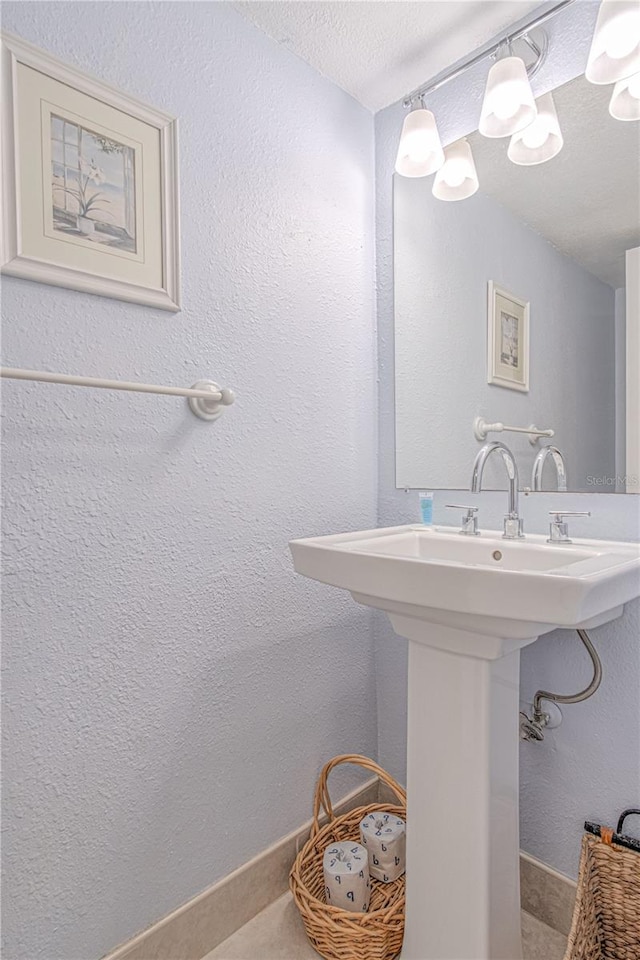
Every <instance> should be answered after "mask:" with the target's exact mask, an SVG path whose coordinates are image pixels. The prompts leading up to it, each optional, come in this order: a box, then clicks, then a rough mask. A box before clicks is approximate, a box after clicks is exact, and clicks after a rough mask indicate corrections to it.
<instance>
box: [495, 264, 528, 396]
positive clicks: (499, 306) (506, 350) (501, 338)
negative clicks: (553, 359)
mask: <svg viewBox="0 0 640 960" xmlns="http://www.w3.org/2000/svg"><path fill="white" fill-rule="evenodd" d="M488 300H489V302H488V329H487V382H488V383H492V384H494V385H495V386H499V387H507V388H508V389H510V390H520V391H521V392H523V393H526V392H528V390H529V302H528V301H526V300H521V299H520V297H516V296H514V295H513V294H511V293H508V291H506V290H503V289H502V288H501V287H499V286H497V284H495V283H494V282H493V281H492V280H491V281H489V298H488Z"/></svg>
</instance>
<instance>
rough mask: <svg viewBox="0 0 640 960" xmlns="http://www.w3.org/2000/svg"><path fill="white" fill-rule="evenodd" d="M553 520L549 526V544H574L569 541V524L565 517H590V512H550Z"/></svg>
mask: <svg viewBox="0 0 640 960" xmlns="http://www.w3.org/2000/svg"><path fill="white" fill-rule="evenodd" d="M549 516H550V517H553V520H552V521H551V523H550V524H549V536H548V537H547V543H572V541H571V540H570V539H569V524H568V523H565V517H590V516H591V511H590V510H549Z"/></svg>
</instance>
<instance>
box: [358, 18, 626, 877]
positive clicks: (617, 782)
mask: <svg viewBox="0 0 640 960" xmlns="http://www.w3.org/2000/svg"><path fill="white" fill-rule="evenodd" d="M597 9H598V3H597V2H592V0H584V2H581V3H580V4H574V5H572V6H571V7H569V8H568V9H567V11H566V12H564V13H563V14H561V15H559V16H558V17H557V18H556V19H555V20H553V21H552V22H551V24H550V25H549V33H550V34H551V47H550V56H549V59H548V60H547V63H546V64H545V67H544V68H543V69H542V70H541V71H540V73H539V74H538V76H537V77H536V78H535V81H534V84H533V86H534V92H535V94H536V95H539V94H541V93H543V92H545V91H546V90H547V89H550V88H553V87H556V86H559V85H560V84H562V83H565V82H567V81H569V80H571V79H573V78H574V77H576V76H578V75H579V74H580V73H582V72H583V71H584V65H585V62H586V56H587V51H588V45H589V41H590V38H591V36H592V33H593V26H594V23H595V17H596V14H597ZM485 76H486V67H485V68H484V70H480V71H478V70H476V71H474V72H473V74H472V75H466V76H465V77H463V78H462V81H460V80H457V81H454V82H453V83H451V84H450V85H448V86H446V87H443V88H441V90H439V91H438V92H437V93H436V94H434V95H433V97H430V98H429V106H430V107H431V109H433V110H434V112H435V114H436V116H437V118H438V126H439V128H440V131H441V134H442V137H443V140H444V141H445V143H450V142H452V141H453V140H456V139H457V138H459V137H461V136H464V135H467V134H469V133H471V132H472V131H473V130H474V129H476V128H477V122H478V116H479V110H480V101H481V98H482V90H483V83H484V79H485ZM403 116H404V109H403V107H402V104H401V103H398V104H394V105H393V106H391V107H388V108H387V109H386V110H383V111H381V112H380V113H378V114H377V115H376V260H377V282H378V286H377V305H378V358H379V376H380V381H379V406H378V410H379V417H378V429H379V482H380V486H379V514H378V522H379V525H380V526H385V525H389V524H395V523H406V522H408V521H411V522H415V520H417V519H418V510H417V506H418V505H417V494H416V493H415V492H413V493H410V494H405V493H404V492H403V491H399V490H396V489H395V473H394V345H393V260H392V257H393V243H392V240H393V236H392V229H393V219H392V173H393V165H394V161H395V155H396V151H397V144H398V135H399V131H400V127H401V125H402V119H403ZM479 175H480V180H481V182H482V171H479ZM483 362H484V361H483ZM611 429H612V430H613V423H612V424H611ZM459 496H460V494H459V493H458V494H456V497H458V498H459ZM450 501H451V492H450V491H439V492H437V493H436V495H435V503H434V519H435V522H436V523H451V522H452V517H451V513H450V511H448V510H446V509H445V504H446V503H447V502H450ZM456 502H457V501H456ZM481 502H482V508H481V509H482V512H481V517H480V522H481V525H482V526H484V527H485V528H493V529H499V527H500V524H501V519H502V516H503V515H504V512H505V502H506V495H505V494H503V493H498V492H496V493H493V492H487V493H485V494H483V495H482V501H481ZM557 502H558V495H557V494H556V495H554V494H546V493H545V494H541V495H538V496H537V497H533V496H532V497H529V498H527V499H524V500H523V503H522V505H523V513H524V516H525V523H526V529H527V530H529V531H531V532H539V533H542V532H544V531H545V530H546V529H547V527H546V524H547V522H548V516H547V511H548V510H549V509H551V508H554V507H555V506H556V505H557ZM561 505H563V506H565V507H566V509H570V510H571V509H572V510H589V509H590V510H591V511H592V513H593V516H592V518H591V519H590V520H585V521H574V526H573V529H574V530H575V532H576V534H577V535H581V534H582V535H584V536H588V535H591V536H595V537H601V538H609V539H620V540H637V539H640V518H639V509H640V498H638V497H636V496H617V495H606V496H604V495H594V494H565V495H563V497H562V501H561ZM639 611H640V602H638V601H636V602H635V603H632V604H629V605H628V607H627V609H626V612H625V615H624V617H623V618H622V619H620V620H617V621H615V622H613V623H611V624H609V625H606V626H604V627H601V628H600V629H598V630H594V631H593V639H594V641H595V643H596V645H597V647H598V649H599V651H600V653H601V654H602V658H603V663H604V680H603V685H602V688H601V690H600V691H598V694H597V695H596V696H595V697H594V698H593V699H592V700H589V701H587V702H585V703H583V704H577V705H575V706H572V707H567V708H566V709H565V710H564V717H565V720H564V723H563V724H562V726H561V727H560V728H559V729H558V730H556V731H551V732H549V733H548V734H547V735H546V739H545V742H544V743H543V744H541V745H532V744H525V745H523V748H522V750H521V801H520V809H521V831H522V846H523V848H524V849H525V850H527V851H528V852H529V853H531V854H532V855H534V856H537V857H540V858H541V859H542V860H544V861H546V862H547V863H548V864H550V865H551V866H553V867H555V868H556V869H558V870H560V871H563V872H564V873H567V874H570V875H574V876H575V875H576V873H577V865H578V854H579V844H580V835H581V830H582V823H583V821H584V820H585V818H592V819H595V820H600V821H602V822H605V823H611V822H612V821H613V820H614V818H615V817H616V815H617V813H618V812H619V810H620V809H621V808H622V807H624V806H625V805H630V804H633V805H637V798H638V795H639V793H640V714H639V712H638V690H640V644H639V643H638V632H639V631H638V616H639ZM376 675H377V686H378V750H379V759H380V762H381V763H382V764H383V765H384V766H385V767H387V769H389V770H390V771H391V772H392V773H394V774H395V775H397V776H400V777H402V776H403V774H404V765H405V751H406V745H405V724H406V696H405V690H406V642H405V641H403V640H401V639H399V638H398V637H396V636H395V635H394V634H393V632H392V631H391V628H390V626H389V625H388V622H387V620H386V619H385V618H384V617H383V616H382V615H380V616H378V617H377V620H376ZM587 679H588V667H587V665H586V663H585V654H584V652H583V651H582V649H581V645H580V644H579V642H578V641H577V640H576V639H575V635H574V634H572V633H570V632H566V631H556V632H554V633H552V634H549V635H548V636H546V637H544V638H543V639H542V640H540V641H538V642H537V643H536V644H534V645H532V646H530V647H527V648H525V649H524V650H523V653H522V669H521V683H522V693H523V697H525V698H529V699H530V698H531V696H532V695H533V693H534V692H535V690H537V689H538V688H540V687H545V688H546V689H558V690H559V691H560V692H565V691H570V690H572V689H574V688H575V689H576V690H577V689H580V687H581V685H582V684H583V682H585V683H586V681H587ZM469 735H470V736H472V735H473V732H472V731H470V734H469Z"/></svg>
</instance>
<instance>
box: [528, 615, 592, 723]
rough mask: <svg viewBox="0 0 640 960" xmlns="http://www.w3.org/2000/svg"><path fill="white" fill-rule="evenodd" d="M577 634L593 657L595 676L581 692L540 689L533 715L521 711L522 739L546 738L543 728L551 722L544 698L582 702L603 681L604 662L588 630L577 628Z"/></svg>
mask: <svg viewBox="0 0 640 960" xmlns="http://www.w3.org/2000/svg"><path fill="white" fill-rule="evenodd" d="M577 634H578V636H579V637H580V639H581V640H582V642H583V644H584V645H585V647H586V650H587V653H588V654H589V656H590V657H591V663H592V664H593V677H592V679H591V682H590V683H589V685H588V686H586V687H585V688H584V690H581V691H580V693H574V694H572V695H565V694H561V693H550V692H549V691H548V690H538V691H537V692H536V694H535V696H534V698H533V716H531V717H529V716H527V714H526V713H524V712H521V713H520V739H521V740H537V741H540V740H544V733H543V730H544V728H545V727H546V726H547V724H548V723H549V719H550V718H549V714H548V713H545V711H544V710H543V708H542V701H543V700H551V701H552V702H553V703H581V702H582V701H583V700H588V699H589V697H592V696H593V694H594V693H595V692H596V690H597V689H598V687H599V686H600V683H601V681H602V663H601V662H600V657H599V656H598V654H597V651H596V649H595V647H594V645H593V643H592V642H591V639H590V637H589V634H588V633H587V631H586V630H577Z"/></svg>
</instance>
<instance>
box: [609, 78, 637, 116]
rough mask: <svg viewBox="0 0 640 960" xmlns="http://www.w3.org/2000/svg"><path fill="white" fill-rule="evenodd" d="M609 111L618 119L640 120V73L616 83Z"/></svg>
mask: <svg viewBox="0 0 640 960" xmlns="http://www.w3.org/2000/svg"><path fill="white" fill-rule="evenodd" d="M609 113H610V114H611V116H612V117H615V118H616V120H640V73H635V74H634V75H633V76H632V77H627V79H626V80H619V81H618V82H617V83H616V85H615V87H614V88H613V94H612V95H611V102H610V104H609Z"/></svg>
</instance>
